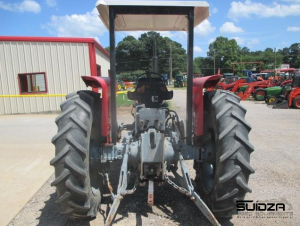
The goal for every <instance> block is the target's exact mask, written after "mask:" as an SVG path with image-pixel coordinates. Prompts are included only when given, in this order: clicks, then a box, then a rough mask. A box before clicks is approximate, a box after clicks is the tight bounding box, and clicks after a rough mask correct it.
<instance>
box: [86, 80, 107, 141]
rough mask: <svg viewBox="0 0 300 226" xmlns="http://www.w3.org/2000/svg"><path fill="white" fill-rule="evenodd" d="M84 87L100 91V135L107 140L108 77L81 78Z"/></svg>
mask: <svg viewBox="0 0 300 226" xmlns="http://www.w3.org/2000/svg"><path fill="white" fill-rule="evenodd" d="M81 78H82V80H83V81H84V83H85V84H86V86H90V87H92V88H93V89H97V90H98V89H99V88H100V89H102V109H101V124H102V126H101V135H102V136H104V137H107V138H109V127H110V125H109V93H110V92H109V86H110V79H109V78H108V77H105V78H104V77H96V76H81Z"/></svg>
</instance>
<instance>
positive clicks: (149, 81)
mask: <svg viewBox="0 0 300 226" xmlns="http://www.w3.org/2000/svg"><path fill="white" fill-rule="evenodd" d="M127 96H128V99H130V100H135V101H137V104H145V107H146V108H160V107H167V103H166V102H165V100H171V99H172V98H173V90H171V91H168V89H167V87H166V85H165V83H164V82H163V81H162V79H161V78H140V79H139V80H138V84H137V86H136V88H135V91H134V92H130V91H128V92H127Z"/></svg>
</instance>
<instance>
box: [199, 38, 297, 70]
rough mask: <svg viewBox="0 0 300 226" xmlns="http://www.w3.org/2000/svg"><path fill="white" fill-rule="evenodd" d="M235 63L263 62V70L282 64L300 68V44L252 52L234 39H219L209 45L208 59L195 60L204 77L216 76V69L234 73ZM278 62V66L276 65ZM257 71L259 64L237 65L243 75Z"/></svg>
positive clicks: (236, 67)
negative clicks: (248, 71) (233, 66)
mask: <svg viewBox="0 0 300 226" xmlns="http://www.w3.org/2000/svg"><path fill="white" fill-rule="evenodd" d="M233 62H262V69H263V70H266V69H274V68H275V67H276V68H279V67H280V66H281V64H283V63H287V64H290V67H293V68H300V43H295V44H293V45H291V46H290V47H289V48H283V49H282V50H281V49H277V50H276V49H272V48H266V49H265V50H264V51H261V50H259V51H251V50H250V49H249V48H247V47H242V48H241V47H240V46H239V45H238V44H237V42H236V41H235V40H234V39H231V40H229V39H228V38H225V37H217V38H216V40H215V41H214V42H212V43H211V44H210V45H209V51H208V52H207V57H196V58H195V59H194V68H195V69H194V71H197V72H199V71H200V73H202V74H204V75H212V74H214V69H215V70H216V72H217V70H218V69H220V70H221V73H226V72H232V63H233ZM275 62H276V65H275ZM245 69H248V70H253V69H256V70H257V71H259V69H260V68H259V64H237V65H235V72H236V73H237V74H238V75H242V71H243V70H245Z"/></svg>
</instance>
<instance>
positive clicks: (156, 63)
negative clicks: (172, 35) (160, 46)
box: [152, 36, 158, 73]
mask: <svg viewBox="0 0 300 226" xmlns="http://www.w3.org/2000/svg"><path fill="white" fill-rule="evenodd" d="M152 71H153V72H156V73H158V57H157V36H156V37H154V38H153V66H152Z"/></svg>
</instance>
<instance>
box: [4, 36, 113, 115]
mask: <svg viewBox="0 0 300 226" xmlns="http://www.w3.org/2000/svg"><path fill="white" fill-rule="evenodd" d="M109 68H110V63H109V53H108V52H107V51H106V50H105V49H104V48H103V47H102V46H101V45H100V44H99V43H98V42H97V41H95V40H94V39H93V38H60V37H7V36H5V37H3V36H0V115H4V114H19V113H36V112H50V111H59V110H60V108H59V105H60V103H61V102H62V101H63V100H64V95H65V94H68V93H71V92H74V91H77V90H81V89H86V87H85V84H84V82H83V81H82V80H81V76H84V75H88V76H103V77H107V76H108V73H109Z"/></svg>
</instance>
